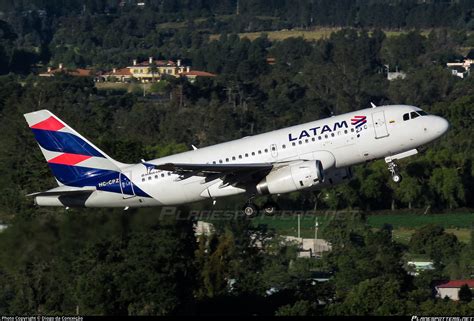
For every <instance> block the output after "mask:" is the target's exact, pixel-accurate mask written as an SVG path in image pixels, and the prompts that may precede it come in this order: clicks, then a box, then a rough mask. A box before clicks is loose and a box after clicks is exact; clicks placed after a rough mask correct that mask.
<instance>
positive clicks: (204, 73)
mask: <svg viewBox="0 0 474 321" xmlns="http://www.w3.org/2000/svg"><path fill="white" fill-rule="evenodd" d="M180 76H182V77H186V78H187V79H188V80H189V81H190V82H194V81H196V78H197V77H215V76H216V75H215V74H212V73H210V72H207V71H199V70H190V71H186V72H183V73H182V74H180Z"/></svg>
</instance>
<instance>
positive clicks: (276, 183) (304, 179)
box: [256, 160, 324, 195]
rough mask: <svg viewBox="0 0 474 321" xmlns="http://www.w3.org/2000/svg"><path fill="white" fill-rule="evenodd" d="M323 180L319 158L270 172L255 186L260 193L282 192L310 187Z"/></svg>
mask: <svg viewBox="0 0 474 321" xmlns="http://www.w3.org/2000/svg"><path fill="white" fill-rule="evenodd" d="M323 181H324V170H323V165H322V164H321V162H320V161H319V160H315V161H302V162H297V163H294V164H289V165H288V166H285V167H281V168H278V169H277V170H275V171H272V172H270V173H269V174H268V175H267V176H266V177H265V178H264V179H263V180H262V181H261V182H260V183H258V184H257V186H256V188H257V192H258V193H259V194H261V195H267V194H283V193H290V192H294V191H298V190H302V189H306V188H310V187H312V186H314V185H316V184H320V183H322V182H323Z"/></svg>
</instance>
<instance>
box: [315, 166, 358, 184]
mask: <svg viewBox="0 0 474 321" xmlns="http://www.w3.org/2000/svg"><path fill="white" fill-rule="evenodd" d="M351 178H352V169H351V168H350V167H343V168H333V169H331V170H328V171H326V173H325V177H324V182H323V183H322V184H321V187H326V186H332V185H337V184H340V183H343V182H345V181H349V180H350V179H351ZM318 187H319V186H318Z"/></svg>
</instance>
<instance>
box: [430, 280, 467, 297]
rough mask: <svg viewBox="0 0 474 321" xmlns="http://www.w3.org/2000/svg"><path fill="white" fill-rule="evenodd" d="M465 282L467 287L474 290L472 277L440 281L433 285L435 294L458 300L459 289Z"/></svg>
mask: <svg viewBox="0 0 474 321" xmlns="http://www.w3.org/2000/svg"><path fill="white" fill-rule="evenodd" d="M464 284H467V286H468V287H469V289H471V291H472V290H474V279H469V280H451V281H449V282H446V283H442V284H440V285H438V286H436V287H435V289H436V296H438V297H440V298H442V299H443V298H445V297H448V298H450V299H451V300H454V301H458V300H459V290H460V289H461V287H462V286H463V285H464Z"/></svg>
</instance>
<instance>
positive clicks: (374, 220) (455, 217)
mask: <svg viewBox="0 0 474 321" xmlns="http://www.w3.org/2000/svg"><path fill="white" fill-rule="evenodd" d="M339 218H340V219H350V215H348V216H347V217H344V216H340V217H339ZM329 219H330V217H329V216H326V217H318V223H319V227H320V229H322V228H324V225H325V224H326V223H327V221H328V220H329ZM367 223H368V224H369V226H370V227H372V228H380V227H382V226H383V225H384V224H391V225H392V226H393V228H394V230H393V237H394V239H395V240H397V241H399V242H400V243H405V244H406V243H408V242H409V241H410V238H411V235H412V234H413V233H414V232H415V230H416V229H417V228H419V227H421V226H423V225H427V224H436V225H441V226H443V227H444V228H445V229H446V232H448V233H452V234H454V235H456V236H457V237H458V239H459V240H460V241H462V242H465V243H468V242H469V241H470V228H471V226H472V224H473V223H474V213H451V214H434V215H415V214H387V215H370V216H368V217H367ZM253 224H254V226H257V225H259V224H265V225H267V226H268V228H271V229H275V230H276V231H277V232H278V233H279V234H281V235H292V236H297V234H298V218H297V216H285V217H278V216H274V217H268V216H258V217H256V218H254V219H253ZM300 224H301V229H300V230H301V236H302V237H306V238H311V237H314V225H315V217H314V216H302V218H301V221H300Z"/></svg>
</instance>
